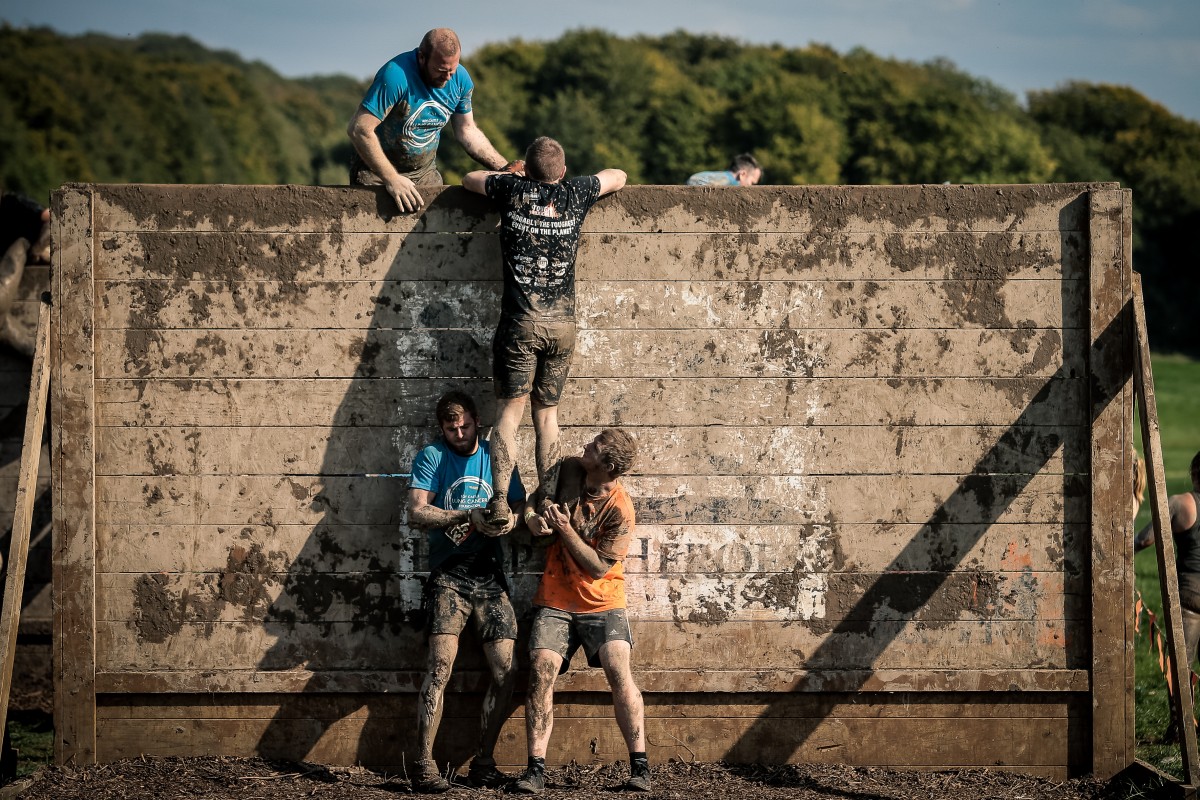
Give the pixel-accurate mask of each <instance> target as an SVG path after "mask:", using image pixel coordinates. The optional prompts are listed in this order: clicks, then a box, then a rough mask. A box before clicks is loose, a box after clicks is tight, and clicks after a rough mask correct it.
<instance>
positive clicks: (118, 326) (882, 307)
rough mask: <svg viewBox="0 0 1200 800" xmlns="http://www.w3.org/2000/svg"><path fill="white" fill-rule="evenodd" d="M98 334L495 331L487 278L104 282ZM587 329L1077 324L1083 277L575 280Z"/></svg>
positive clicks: (495, 284) (494, 283) (496, 286)
mask: <svg viewBox="0 0 1200 800" xmlns="http://www.w3.org/2000/svg"><path fill="white" fill-rule="evenodd" d="M99 285H100V287H101V288H100V291H101V296H102V298H103V299H102V302H101V305H100V308H99V309H97V320H96V323H97V327H98V328H105V329H114V330H124V329H126V328H134V329H175V328H264V329H274V328H287V329H304V328H344V329H358V330H363V329H367V328H380V329H401V330H405V329H414V328H416V329H424V328H445V327H453V328H495V326H496V324H497V322H498V320H499V317H500V295H501V291H502V284H501V282H500V281H499V280H490V281H446V280H438V281H432V280H431V281H407V280H406V281H397V280H387V281H381V280H375V281H356V282H335V281H303V282H301V281H247V280H236V281H235V280H232V279H229V280H182V279H175V280H135V281H104V282H101V283H100V284H99ZM576 291H577V297H576V313H577V314H578V316H579V318H580V319H585V320H587V321H588V325H589V327H606V328H632V329H636V330H672V329H678V328H704V329H726V328H760V327H774V326H779V325H782V326H783V327H786V328H817V329H820V328H839V329H840V328H859V329H878V328H890V329H900V328H904V329H912V328H944V327H946V326H947V325H948V324H950V323H958V324H959V325H960V326H961V327H964V328H994V329H1012V328H1063V327H1067V328H1081V327H1083V326H1084V324H1085V323H1086V309H1085V308H1084V307H1083V306H1082V305H1080V304H1079V303H1078V300H1077V298H1078V297H1079V296H1080V294H1079V292H1080V282H1079V281H1063V280H1024V281H1001V280H986V281H985V280H966V281H918V280H879V281H850V280H810V281H803V282H799V281H777V282H763V281H704V280H687V281H678V282H670V283H668V282H662V281H645V280H636V281H634V280H628V281H620V280H614V279H612V278H611V277H606V278H603V279H597V280H594V281H580V282H579V283H578V285H577V289H576Z"/></svg>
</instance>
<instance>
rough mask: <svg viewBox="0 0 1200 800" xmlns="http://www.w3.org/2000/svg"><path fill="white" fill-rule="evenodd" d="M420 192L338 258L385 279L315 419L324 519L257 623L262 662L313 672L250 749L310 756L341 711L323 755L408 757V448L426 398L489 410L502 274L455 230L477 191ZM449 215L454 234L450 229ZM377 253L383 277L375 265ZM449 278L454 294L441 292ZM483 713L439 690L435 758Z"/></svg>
mask: <svg viewBox="0 0 1200 800" xmlns="http://www.w3.org/2000/svg"><path fill="white" fill-rule="evenodd" d="M352 191H358V190H352ZM361 191H373V190H371V189H362V190H361ZM377 198H378V199H377V210H378V213H379V214H380V217H381V218H384V219H387V218H388V216H389V211H390V208H391V203H392V201H391V199H390V198H389V197H388V195H386V194H385V193H384V192H382V191H378V192H377ZM426 200H427V206H426V208H425V209H424V211H423V212H422V215H421V220H420V221H419V222H418V223H417V225H416V226H415V229H414V232H413V233H411V234H409V235H405V236H399V235H397V234H384V233H378V234H363V235H359V236H360V238H359V240H358V241H356V242H355V245H356V246H359V245H361V247H360V248H359V249H358V251H357V259H353V258H352V259H349V260H350V261H355V260H356V261H357V263H358V264H359V265H360V266H361V267H363V268H364V269H365V270H366V271H367V272H368V273H374V274H369V277H367V279H370V280H377V279H379V278H382V279H383V280H384V281H385V282H384V283H383V284H380V285H379V291H378V294H377V295H376V296H375V297H374V298H373V301H374V308H373V309H364V314H366V313H370V315H371V320H370V327H369V328H367V329H365V330H363V331H362V333H363V334H364V338H363V339H362V344H361V348H357V347H356V348H354V349H355V350H358V352H357V353H356V354H355V358H356V359H357V361H356V363H352V364H350V365H348V368H347V369H345V370H334V372H333V374H336V375H345V376H348V377H350V378H351V379H350V380H349V382H348V388H347V390H346V391H345V395H344V397H342V398H341V401H340V403H339V404H338V405H337V408H336V411H335V412H334V414H333V419H332V420H312V423H311V424H316V425H321V424H332V426H333V427H332V434H331V437H330V439H329V442H328V447H327V449H326V452H325V456H324V461H323V463H322V465H321V468H320V475H319V476H317V478H316V481H317V482H318V484H319V487H318V488H319V493H317V494H316V495H315V496H314V497H313V498H312V502H313V511H314V512H316V513H319V514H320V519H319V520H318V521H317V522H316V523H315V525H313V526H312V530H311V534H310V535H309V536H308V538H307V540H306V541H305V542H304V544H303V546H302V547H301V548H300V549H299V551H298V552H297V553H296V555H295V556H294V557H293V558H291V560H290V563H288V564H287V566H286V570H287V572H286V577H285V578H284V580H283V586H282V591H281V593H280V594H279V596H278V597H277V598H276V599H275V601H274V602H273V603H271V604H270V607H269V608H268V609H267V611H266V615H265V616H266V620H267V622H266V625H265V628H266V632H267V633H268V634H269V635H270V636H271V637H273V638H275V642H274V644H273V645H272V646H271V647H270V649H269V650H268V651H267V653H266V654H265V656H264V657H263V659H262V661H261V663H260V664H259V665H258V668H259V669H260V670H263V671H281V670H300V671H302V672H303V671H307V672H308V673H310V674H311V677H310V678H309V679H308V680H307V683H306V684H305V685H304V686H303V688H300V687H295V689H294V690H293V691H290V692H289V693H287V694H280V695H278V696H274V697H272V699H271V702H273V703H277V704H278V710H277V712H276V714H275V716H274V719H273V720H272V721H271V723H270V724H269V725H268V726H267V729H266V731H265V733H264V734H263V736H262V738H261V739H260V741H259V742H258V745H257V752H258V754H259V755H261V756H263V757H266V758H287V759H294V760H302V759H305V758H315V759H317V760H321V759H322V758H323V757H322V756H321V753H320V752H316V753H314V748H315V747H317V746H318V742H321V740H322V739H323V738H324V737H326V736H327V734H329V733H330V729H331V728H333V727H334V726H336V725H338V723H339V722H341V721H343V720H346V719H347V718H354V719H355V720H358V719H362V722H361V727H360V726H359V724H358V723H357V722H355V723H352V724H349V725H348V726H347V727H345V731H346V732H345V733H340V732H335V733H334V734H332V737H333V738H334V739H335V740H337V741H335V742H333V743H330V741H329V740H328V739H327V740H326V741H325V742H324V743H322V744H321V745H320V749H321V750H324V749H325V747H326V746H331V747H334V748H335V749H336V751H337V753H338V758H339V759H344V758H350V759H351V760H352V761H353V762H356V763H361V764H371V765H392V766H394V767H396V769H397V771H398V770H399V768H400V766H401V765H402V764H403V763H406V761H407V760H411V759H412V758H413V757H415V756H414V754H415V752H416V694H415V690H416V689H417V688H419V686H420V681H421V676H422V673H423V671H424V667H425V658H426V647H425V641H424V635H423V633H422V630H421V623H422V619H421V615H420V613H419V605H420V594H421V588H422V585H423V581H422V577H423V570H424V569H425V563H426V560H425V559H426V556H425V552H424V550H425V544H424V534H423V533H420V532H417V533H415V534H414V533H413V532H410V531H409V530H408V528H407V526H406V525H405V514H406V505H407V503H406V500H407V490H408V481H407V472H408V469H409V467H410V465H411V462H412V458H413V456H415V454H416V453H417V451H418V450H419V449H420V448H421V447H423V446H424V445H425V444H427V443H428V442H430V441H431V440H432V439H433V438H434V437H435V436H436V435H438V433H437V426H436V422H435V418H434V406H435V403H436V401H437V398H438V397H440V396H441V394H442V393H444V392H445V391H447V390H449V389H451V388H459V389H465V390H466V391H468V392H470V393H471V394H473V395H474V396H475V397H476V398H477V401H478V402H479V405H480V413H481V416H482V417H483V419H485V420H486V419H489V418H490V413H491V407H492V401H491V397H490V380H483V378H485V377H486V376H489V375H490V370H491V346H490V344H491V341H490V340H491V332H492V329H493V328H494V326H495V319H496V318H497V317H498V315H499V282H498V281H499V277H500V274H499V255H498V242H497V237H496V236H494V235H491V234H487V233H484V234H482V235H481V234H478V233H477V234H476V235H473V236H469V237H463V236H462V235H461V233H460V231H463V230H478V229H479V228H480V224H481V222H483V221H484V219H485V214H486V208H485V206H484V203H483V201H482V199H475V198H474V197H473V196H470V195H468V194H467V193H465V192H464V191H461V190H454V189H447V190H443V191H442V192H441V193H439V194H437V195H436V196H435V197H432V198H430V197H429V196H428V195H427V196H426ZM455 220H459V221H461V222H462V224H463V225H464V226H465V227H458V226H454V227H452V228H447V227H445V226H446V225H447V224H451V225H452V226H453V224H454V221H455ZM491 228H493V229H494V228H495V220H494V217H493V219H492V222H491ZM347 238H349V235H347ZM397 242H399V246H398V248H397V246H396V243H397ZM393 250H394V252H392V251H393ZM350 252H351V253H353V252H354V250H351V251H350ZM387 259H390V263H389V265H388V267H387V270H386V273H385V274H382V275H379V274H378V273H379V270H378V269H372V266H373V265H374V264H376V263H378V262H380V261H383V260H387ZM482 276H490V278H487V279H483V277H482ZM489 281H490V283H489ZM451 286H455V287H456V290H455V291H453V292H450V291H448V290H449V288H450V287H451ZM459 286H462V287H466V288H465V289H464V290H463V291H459V290H458V289H457V287H459ZM261 523H262V524H264V525H266V526H268V527H269V526H271V525H272V521H271V520H270V519H264V520H261ZM248 557H250V556H248ZM255 557H257V558H259V559H260V560H263V561H265V562H269V561H270V560H271V558H272V557H271V556H269V555H267V556H263V555H262V554H258V555H257V556H255ZM265 568H267V569H270V567H269V566H267V567H265ZM484 669H485V664H484V662H483V659H482V654H481V651H480V648H479V647H477V646H474V645H473V644H472V643H470V642H468V641H466V638H464V643H463V646H462V647H461V648H460V650H459V658H458V660H457V663H456V667H455V671H456V676H457V680H456V683H455V684H453V686H454V687H456V688H462V687H463V686H464V684H465V685H466V686H467V688H474V687H472V685H471V681H472V671H477V670H484ZM463 671H466V674H465V675H464V674H463ZM478 688H480V689H481V688H482V683H480V686H479V687H478ZM314 692H317V693H319V694H318V695H314V694H313V693H314ZM459 706H461V707H462V711H460V710H459ZM478 713H479V710H478V701H476V702H475V703H474V704H471V703H469V702H465V701H464V700H462V699H460V698H459V697H458V696H457V694H456V693H455V692H450V693H448V694H447V698H446V710H445V717H446V719H447V721H448V722H449V720H450V719H451V718H452V717H455V716H457V715H459V714H462V715H463V716H468V717H470V719H471V722H470V725H467V726H463V727H464V730H463V731H461V732H459V733H458V735H455V731H454V729H455V727H456V726H455V725H453V724H443V725H442V727H441V734H442V735H441V736H439V741H438V749H437V752H438V757H439V760H444V759H447V758H449V759H450V760H451V761H452V762H453V763H455V764H462V763H464V762H465V761H466V760H468V759H469V757H470V755H471V753H472V752H473V748H474V744H475V742H474V741H473V737H474V735H475V734H476V731H477V728H478V723H477V718H478ZM364 714H365V719H363V718H362V715H364ZM468 731H469V733H470V735H464V734H466V733H467V732H468ZM347 737H351V738H352V739H353V740H354V742H350V741H346V739H347ZM351 748H353V752H351ZM405 754H407V755H405ZM324 760H328V761H332V760H334V759H333V758H329V757H324Z"/></svg>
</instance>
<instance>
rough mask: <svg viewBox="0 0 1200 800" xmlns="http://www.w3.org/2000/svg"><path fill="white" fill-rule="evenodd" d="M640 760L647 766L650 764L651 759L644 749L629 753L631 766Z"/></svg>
mask: <svg viewBox="0 0 1200 800" xmlns="http://www.w3.org/2000/svg"><path fill="white" fill-rule="evenodd" d="M638 761H640V762H642V763H643V764H645V765H646V766H650V759H648V758H646V753H645V752H644V751H643V752H641V753H630V754H629V764H630V766H632V765H633V764H634V763H636V762H638Z"/></svg>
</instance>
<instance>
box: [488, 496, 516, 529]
mask: <svg viewBox="0 0 1200 800" xmlns="http://www.w3.org/2000/svg"><path fill="white" fill-rule="evenodd" d="M512 515H513V514H512V509H511V508H509V507H508V501H507V500H505V499H504V498H503V497H493V498H492V499H491V500H489V501H488V504H487V514H486V515H485V516H484V521H485V522H487V524H488V525H489V526H491V527H493V528H503V527H505V526H506V525H508V523H510V522H512Z"/></svg>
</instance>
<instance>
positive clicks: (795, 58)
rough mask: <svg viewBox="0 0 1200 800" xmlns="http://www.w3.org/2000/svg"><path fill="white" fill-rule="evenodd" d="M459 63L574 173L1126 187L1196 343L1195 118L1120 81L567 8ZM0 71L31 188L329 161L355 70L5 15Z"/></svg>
mask: <svg viewBox="0 0 1200 800" xmlns="http://www.w3.org/2000/svg"><path fill="white" fill-rule="evenodd" d="M391 55H393V54H392V53H380V54H379V61H380V63H381V64H382V63H383V61H384V60H385V59H386V58H388V57H389V56H391ZM466 64H467V66H468V68H469V69H470V71H471V75H472V77H473V78H474V80H475V84H476V91H475V117H476V120H477V121H478V122H479V124H480V125H481V127H482V128H483V129H484V130H485V131H486V132H487V134H488V135H489V136H490V137H491V139H492V141H493V142H494V143H495V144H496V146H497V147H498V148H499V149H500V151H501V152H502V153H504V154H505V155H510V156H515V155H517V154H518V153H519V152H520V150H522V149H523V148H524V146H525V145H526V144H527V143H528V142H529V141H530V140H531V139H533V138H534V137H535V136H538V135H542V134H547V135H552V136H555V137H556V138H558V139H559V140H560V141H562V142H563V144H564V146H565V147H566V149H567V153H568V158H569V162H570V163H569V168H570V170H571V172H573V173H585V172H591V171H595V170H597V169H600V168H602V167H608V166H618V167H621V168H622V169H624V170H625V171H626V172H628V173H629V176H630V180H631V182H633V183H660V184H679V183H682V182H683V181H684V180H685V179H686V178H687V176H688V175H690V174H691V173H692V172H696V171H698V170H702V169H718V168H723V167H724V166H725V165H726V164H727V162H728V160H729V158H730V156H732V155H733V154H734V153H738V152H743V151H749V152H752V153H754V154H755V156H757V157H758V159H759V161H760V162H761V163H762V164H763V167H764V169H765V177H764V183H773V184H875V185H879V184H910V183H945V182H949V183H1043V182H1050V181H1119V182H1120V183H1121V184H1122V185H1123V186H1125V187H1127V188H1130V189H1132V190H1133V193H1134V222H1135V230H1134V266H1135V269H1137V270H1138V271H1139V272H1141V273H1142V275H1143V277H1144V281H1145V284H1146V292H1147V317H1148V322H1149V325H1150V336H1151V343H1152V344H1153V345H1154V347H1155V348H1156V349H1158V350H1177V351H1182V352H1187V353H1190V354H1192V355H1200V338H1197V337H1195V336H1192V335H1190V334H1191V324H1190V321H1191V319H1192V318H1191V314H1190V313H1189V312H1188V311H1187V310H1186V304H1187V301H1186V300H1183V299H1182V298H1192V297H1196V296H1200V295H1198V293H1197V289H1200V276H1198V274H1197V273H1198V270H1197V269H1196V266H1197V265H1196V255H1195V253H1196V251H1197V248H1196V246H1195V244H1194V243H1193V241H1192V239H1191V236H1192V235H1193V232H1194V231H1196V230H1200V124H1197V123H1196V122H1193V121H1190V120H1187V119H1184V118H1182V117H1179V116H1176V115H1173V114H1171V113H1170V112H1169V111H1168V110H1167V109H1165V108H1164V107H1162V106H1161V105H1158V104H1156V103H1154V102H1152V101H1150V100H1148V99H1147V98H1145V97H1144V96H1142V95H1140V94H1139V93H1137V92H1136V91H1134V90H1132V89H1129V88H1125V87H1119V86H1109V85H1096V84H1087V83H1071V84H1067V85H1065V86H1060V87H1056V88H1054V89H1048V90H1045V91H1040V92H1033V93H1031V94H1030V96H1029V97H1028V98H1027V99H1026V102H1025V104H1024V105H1023V104H1022V103H1021V101H1020V100H1019V99H1018V98H1017V97H1015V96H1014V95H1012V94H1011V93H1009V92H1007V91H1005V90H1003V89H1001V88H1000V87H998V86H996V85H995V84H993V83H991V82H990V81H988V80H986V79H984V78H979V77H975V76H972V75H968V74H966V73H964V72H963V71H961V70H959V69H957V68H956V67H955V66H954V65H953V64H951V63H949V62H947V61H941V60H935V61H931V62H928V63H923V64H917V63H912V62H906V61H898V60H895V59H886V58H881V57H879V56H876V55H874V54H872V53H870V52H868V51H866V50H862V49H855V50H851V51H850V52H848V53H845V54H841V53H838V52H836V51H834V50H833V49H831V48H829V47H825V46H822V45H810V46H808V47H804V48H787V47H783V46H779V45H749V44H745V43H742V42H739V41H736V40H733V39H728V38H723V37H717V36H707V35H694V34H689V33H685V32H682V31H680V32H676V33H672V34H669V35H666V36H658V37H633V38H623V37H618V36H614V35H612V34H609V33H605V32H603V31H598V30H586V29H585V30H576V31H571V32H568V33H566V34H564V35H563V36H561V37H559V38H558V39H556V40H553V41H544V42H526V41H522V40H513V41H507V42H502V43H496V44H490V45H486V46H484V47H482V48H480V49H479V50H477V51H476V52H474V53H473V54H472V56H471V57H470V58H469V59H467V61H466ZM0 74H2V75H3V76H4V81H3V85H2V87H0V182H2V183H3V185H4V186H5V187H7V188H9V189H14V190H19V191H22V192H25V193H27V194H30V195H31V196H33V197H35V198H38V199H41V200H42V201H43V202H44V201H45V198H47V197H48V195H49V192H50V191H51V190H52V189H53V188H55V187H57V186H58V185H60V184H61V183H63V182H66V181H101V182H139V183H217V182H221V183H317V184H341V183H345V181H346V166H347V164H348V161H349V145H348V143H347V141H346V137H345V133H344V130H345V124H346V121H347V120H348V119H349V117H350V114H351V113H352V112H353V110H354V108H355V107H356V105H357V103H358V101H359V99H360V98H361V96H362V92H363V91H364V89H365V87H366V81H364V80H357V79H353V78H349V77H345V76H324V77H316V78H305V79H285V78H282V77H281V76H279V75H278V74H277V73H275V72H274V71H272V70H271V69H270V68H268V67H267V66H265V65H264V64H262V63H260V62H246V61H244V60H243V59H241V58H240V57H238V56H237V55H236V54H234V53H230V52H226V51H213V50H209V49H207V48H205V47H203V46H201V45H199V44H197V43H196V42H194V41H192V40H190V39H188V38H186V37H178V36H165V35H159V34H148V35H144V36H140V37H138V38H135V39H115V38H110V37H105V36H99V35H85V36H79V37H68V36H63V35H60V34H57V33H55V32H53V31H51V30H49V29H16V28H12V27H7V26H5V27H0ZM439 156H440V161H441V164H442V169H443V173H444V174H445V175H446V176H447V179H448V180H451V181H454V180H456V179H457V178H458V177H460V176H461V175H462V174H463V173H464V172H465V171H467V170H469V169H471V168H473V167H474V166H475V165H474V164H473V162H471V161H470V159H469V158H467V157H466V155H465V154H464V153H463V152H462V150H461V149H460V148H459V147H458V146H457V145H456V144H455V143H454V142H453V140H452V137H449V136H447V137H445V138H444V143H443V147H442V150H441V152H440V154H439Z"/></svg>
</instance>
